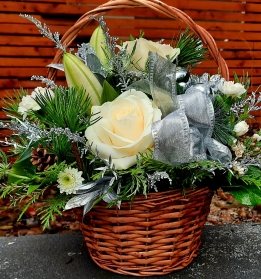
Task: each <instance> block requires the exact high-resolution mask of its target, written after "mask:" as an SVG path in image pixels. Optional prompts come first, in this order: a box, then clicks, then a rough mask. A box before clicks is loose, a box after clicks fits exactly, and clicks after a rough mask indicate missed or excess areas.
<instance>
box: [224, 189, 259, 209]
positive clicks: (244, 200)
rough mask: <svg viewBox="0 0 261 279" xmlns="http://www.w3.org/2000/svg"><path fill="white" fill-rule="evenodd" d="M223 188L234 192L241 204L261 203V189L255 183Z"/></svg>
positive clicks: (252, 204)
mask: <svg viewBox="0 0 261 279" xmlns="http://www.w3.org/2000/svg"><path fill="white" fill-rule="evenodd" d="M222 188H223V189H224V190H226V191H228V192H229V193H230V194H232V195H233V196H234V197H235V199H236V200H237V201H238V202H240V203H241V204H244V205H248V206H257V205H260V204H261V190H260V189H258V187H256V186H255V185H234V186H231V187H222Z"/></svg>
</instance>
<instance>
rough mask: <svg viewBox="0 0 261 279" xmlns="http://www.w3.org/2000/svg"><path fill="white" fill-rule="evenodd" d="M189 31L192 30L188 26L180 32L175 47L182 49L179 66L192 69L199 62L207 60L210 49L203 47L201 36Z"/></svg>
mask: <svg viewBox="0 0 261 279" xmlns="http://www.w3.org/2000/svg"><path fill="white" fill-rule="evenodd" d="M189 32H190V30H189V29H188V28H187V29H186V30H185V31H184V32H182V33H181V34H180V37H179V39H178V40H177V42H176V45H175V47H176V48H179V49H180V54H179V56H178V66H180V67H185V68H191V69H192V68H194V67H195V66H196V65H197V64H199V63H201V62H202V61H204V60H206V58H207V53H208V50H207V48H205V47H203V43H202V41H201V39H200V38H198V37H197V36H196V35H195V34H192V33H189Z"/></svg>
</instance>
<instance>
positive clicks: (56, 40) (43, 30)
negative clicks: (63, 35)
mask: <svg viewBox="0 0 261 279" xmlns="http://www.w3.org/2000/svg"><path fill="white" fill-rule="evenodd" d="M20 17H23V18H25V19H28V20H30V21H31V22H32V23H34V24H35V25H36V27H37V28H38V29H39V32H40V34H42V35H43V36H44V37H46V38H48V39H50V40H51V41H52V42H54V43H55V44H56V48H60V49H61V50H63V51H64V52H65V51H66V46H65V45H63V44H62V42H61V40H60V34H59V33H58V32H55V33H54V34H53V33H52V32H51V31H50V29H49V28H48V27H47V26H46V24H45V23H44V25H42V23H41V22H40V21H39V20H38V19H36V18H34V17H33V16H30V15H27V14H20Z"/></svg>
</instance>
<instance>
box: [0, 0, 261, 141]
mask: <svg viewBox="0 0 261 279" xmlns="http://www.w3.org/2000/svg"><path fill="white" fill-rule="evenodd" d="M104 2H105V0H63V1H62V0H38V1H37V2H36V1H34V0H24V1H23V0H19V1H15V0H12V1H5V0H2V1H0V96H1V102H0V107H1V106H2V101H3V100H2V98H5V97H6V96H7V95H12V92H13V89H19V88H20V87H23V88H25V89H28V90H29V91H31V90H32V89H33V88H35V87H36V86H41V85H42V84H41V82H39V81H31V80H30V78H31V76H32V75H42V76H45V75H46V72H47V68H46V65H48V64H49V63H51V62H52V58H53V57H54V55H55V51H56V49H55V48H54V44H53V43H52V42H50V41H49V39H47V38H43V37H42V35H41V34H40V33H39V31H38V29H37V27H35V25H34V24H32V23H31V22H30V21H28V20H26V19H24V18H21V17H19V14H20V13H23V14H30V15H32V16H34V17H35V18H37V19H39V20H40V21H41V22H42V23H46V24H47V26H48V27H49V28H50V29H51V31H52V32H56V31H57V32H59V33H60V34H61V35H62V34H64V33H65V32H66V31H67V30H68V29H69V27H70V26H72V24H73V23H74V22H75V21H76V20H77V19H78V18H79V17H80V16H81V15H82V14H83V13H85V12H87V11H90V10H92V9H93V8H94V7H96V6H98V5H99V4H102V3H104ZM164 2H165V3H166V4H168V5H171V6H174V7H176V8H178V9H181V10H182V11H184V12H185V13H187V14H188V15H189V16H190V17H191V18H192V19H193V20H194V21H195V22H197V24H199V25H200V26H202V27H203V28H205V29H207V30H208V31H209V32H210V33H211V35H212V36H213V38H214V39H215V41H216V43H217V45H218V48H219V50H220V52H221V54H222V56H223V58H224V59H225V60H226V62H227V64H228V67H229V70H230V76H231V77H232V76H233V72H236V73H237V74H238V75H239V76H241V75H242V74H243V72H248V74H249V76H250V77H251V81H252V85H251V89H252V90H256V88H257V86H258V85H259V84H261V78H260V77H261V16H260V15H261V3H260V0H244V1H243V0H241V1H239V0H228V1H223V0H182V1H180V0H164ZM105 19H106V22H107V25H108V27H109V28H110V33H111V35H114V36H118V37H120V38H122V39H127V38H128V37H129V35H130V34H132V35H133V36H138V35H139V32H140V30H143V31H144V32H145V37H146V38H147V39H152V40H159V39H162V38H164V39H165V40H166V42H171V40H172V39H173V38H176V37H178V35H179V33H180V30H184V29H185V27H186V26H184V24H182V23H181V22H178V21H174V20H171V19H168V18H165V17H163V16H162V15H161V14H159V13H157V12H155V11H152V10H149V9H144V8H140V9H118V10H115V11H112V12H110V13H108V14H106V16H105ZM94 28H95V26H94V24H91V25H90V26H88V27H86V28H85V29H84V30H83V31H82V32H81V34H80V35H79V36H78V38H77V40H76V42H75V44H76V43H80V42H88V41H89V37H90V35H91V34H92V32H93V30H94ZM204 72H210V73H212V74H215V73H217V66H216V64H215V63H214V61H212V60H209V61H206V62H203V63H202V64H201V65H200V66H199V68H198V70H197V73H204ZM57 83H60V84H64V77H63V73H61V72H60V73H59V75H58V79H57ZM4 118H5V114H4V113H3V111H2V110H0V119H4ZM5 134H6V135H7V134H8V133H7V131H4V130H3V131H2V136H3V135H5ZM0 137H1V136H0Z"/></svg>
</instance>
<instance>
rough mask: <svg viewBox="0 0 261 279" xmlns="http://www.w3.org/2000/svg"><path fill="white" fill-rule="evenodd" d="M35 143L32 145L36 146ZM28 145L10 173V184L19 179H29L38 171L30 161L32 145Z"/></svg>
mask: <svg viewBox="0 0 261 279" xmlns="http://www.w3.org/2000/svg"><path fill="white" fill-rule="evenodd" d="M36 145H37V143H34V144H33V145H32V146H36ZM32 146H30V147H28V148H27V149H26V150H25V151H24V153H22V154H21V156H20V158H19V159H18V160H17V161H16V162H15V163H14V164H13V166H12V168H11V169H10V172H9V174H8V184H9V183H17V182H18V181H23V180H28V179H30V176H31V175H34V174H35V173H36V167H35V166H33V165H32V163H31V162H30V158H31V147H32Z"/></svg>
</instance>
